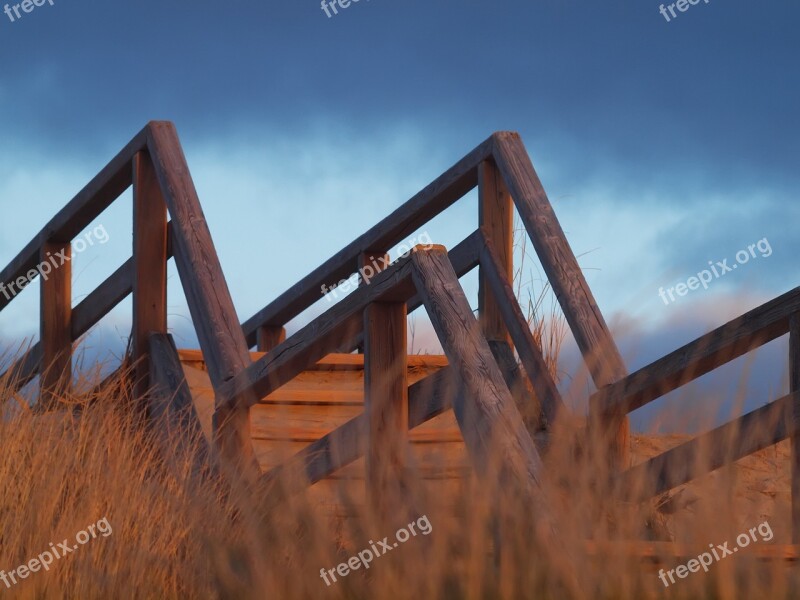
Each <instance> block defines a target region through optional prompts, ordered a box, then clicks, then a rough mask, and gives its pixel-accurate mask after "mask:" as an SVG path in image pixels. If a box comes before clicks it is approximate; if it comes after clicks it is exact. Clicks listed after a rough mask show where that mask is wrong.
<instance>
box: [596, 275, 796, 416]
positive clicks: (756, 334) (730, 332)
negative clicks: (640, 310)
mask: <svg viewBox="0 0 800 600" xmlns="http://www.w3.org/2000/svg"><path fill="white" fill-rule="evenodd" d="M798 310H800V288H795V289H793V290H791V291H789V292H787V293H785V294H783V295H781V296H778V297H777V298H775V299H774V300H771V301H769V302H767V303H765V304H763V305H761V306H759V307H758V308H755V309H753V310H751V311H749V312H747V313H745V314H744V315H742V316H740V317H738V318H736V319H733V320H732V321H729V322H728V323H726V324H725V325H722V326H721V327H718V328H717V329H715V330H713V331H711V332H709V333H707V334H705V335H703V336H701V337H699V338H698V339H696V340H694V341H692V342H689V343H688V344H686V345H685V346H682V347H681V348H678V349H677V350H675V351H674V352H671V353H669V354H667V355H666V356H664V357H663V358H660V359H658V360H656V361H655V362H653V363H651V364H649V365H647V366H646V367H642V368H641V369H639V370H638V371H636V372H635V373H632V374H630V375H629V376H627V377H626V378H624V379H622V380H620V381H618V382H616V383H613V384H611V385H609V386H606V387H605V388H603V389H601V390H599V391H597V392H596V393H595V394H594V395H592V397H591V398H590V400H589V402H590V403H596V404H597V405H598V406H600V407H601V410H602V411H603V412H605V413H607V414H615V413H616V414H619V413H629V412H631V411H634V410H636V409H637V408H640V407H642V406H644V405H645V404H647V403H648V402H651V401H652V400H655V399H656V398H659V397H661V396H663V395H664V394H666V393H668V392H671V391H672V390H675V389H677V388H679V387H681V386H682V385H685V384H687V383H689V382H690V381H692V380H694V379H697V378H698V377H700V376H702V375H705V374H706V373H708V372H710V371H713V370H714V369H716V368H717V367H719V366H721V365H723V364H725V363H727V362H730V361H732V360H734V359H736V358H739V357H740V356H742V355H744V354H746V353H747V352H750V351H751V350H753V349H755V348H758V347H759V346H762V345H764V344H766V343H768V342H771V341H772V340H774V339H776V338H779V337H780V336H782V335H784V334H786V333H788V332H789V318H790V317H791V315H792V314H793V313H794V312H796V311H798Z"/></svg>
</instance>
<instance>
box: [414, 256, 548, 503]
mask: <svg viewBox="0 0 800 600" xmlns="http://www.w3.org/2000/svg"><path fill="white" fill-rule="evenodd" d="M411 258H412V260H413V262H414V267H415V269H414V282H415V284H416V287H417V290H419V292H420V294H421V295H422V297H423V300H424V302H425V308H426V310H427V312H428V315H429V316H430V318H431V322H432V324H433V328H434V330H435V331H436V333H437V335H438V337H439V341H440V342H441V344H442V347H443V348H444V350H445V354H446V355H447V359H448V361H449V362H450V364H451V365H452V366H451V368H452V369H453V370H454V371H455V372H456V373H457V374H458V378H459V382H460V384H461V386H462V391H463V395H456V396H455V402H454V405H453V410H454V411H455V414H456V418H457V419H458V424H459V426H460V428H461V433H462V435H463V436H464V441H465V442H466V444H467V448H468V449H469V452H470V456H471V458H472V460H473V462H474V464H475V465H476V470H477V471H478V473H479V474H480V475H484V476H485V475H487V473H486V469H488V468H489V466H490V458H492V459H493V458H499V461H498V462H496V463H495V466H497V467H498V468H499V469H500V472H499V473H497V474H496V475H497V477H498V478H499V480H500V482H501V483H502V484H504V485H505V484H508V485H516V486H519V490H520V491H521V492H523V493H525V494H528V495H530V497H531V500H533V498H534V496H535V487H538V486H539V485H540V483H541V477H542V469H543V466H542V462H541V459H540V457H539V454H538V452H537V451H536V448H535V446H534V444H533V440H532V439H531V436H530V435H529V434H528V432H527V431H526V429H525V426H524V424H523V423H522V419H521V418H520V415H519V412H518V411H517V410H516V408H515V407H514V401H513V399H512V398H511V394H510V392H509V390H508V388H507V387H506V385H505V382H504V381H503V378H502V375H501V373H500V370H499V368H498V367H497V363H496V362H495V360H494V358H493V356H492V353H491V351H490V349H489V346H488V344H487V343H486V340H485V339H484V338H483V337H482V336H481V332H480V327H479V325H478V322H477V321H476V320H475V317H474V316H473V314H472V310H471V309H470V306H469V303H468V302H467V299H466V297H465V296H464V292H463V290H462V289H461V286H460V285H459V283H458V278H457V277H456V274H455V272H454V271H453V268H452V265H451V264H450V262H449V261H448V260H447V254H446V252H445V251H444V249H443V248H441V247H439V248H434V249H433V250H429V251H427V252H415V253H414V254H412V256H411ZM495 453H497V454H495Z"/></svg>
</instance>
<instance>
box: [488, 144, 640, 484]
mask: <svg viewBox="0 0 800 600" xmlns="http://www.w3.org/2000/svg"><path fill="white" fill-rule="evenodd" d="M494 140H495V144H494V147H493V151H492V154H493V156H494V160H495V163H496V164H497V167H498V169H499V170H500V172H501V173H502V175H503V179H504V180H505V182H506V185H507V187H508V190H509V192H510V193H511V197H512V198H513V200H514V204H515V205H516V207H517V211H518V212H519V215H520V219H521V220H522V223H523V224H524V225H525V229H526V230H527V232H528V236H529V237H530V240H531V243H532V245H533V247H534V249H535V250H536V254H537V256H538V257H539V261H540V262H541V264H542V269H543V270H544V272H545V274H546V275H547V280H548V281H549V283H550V286H551V287H552V289H553V292H554V293H555V295H556V298H557V299H558V302H559V304H560V305H561V308H562V310H563V312H564V317H565V318H566V320H567V323H568V324H569V327H570V330H571V331H572V334H573V336H574V338H575V341H576V343H577V344H578V347H579V348H580V351H581V354H582V355H583V358H584V361H585V362H586V365H587V367H588V369H589V372H590V373H591V375H592V379H593V380H594V383H595V385H596V386H597V388H598V389H600V388H603V387H605V386H607V385H609V384H611V383H614V382H616V381H619V380H620V379H622V378H623V377H625V376H626V375H627V369H626V368H625V363H624V362H623V360H622V356H621V355H620V353H619V349H618V348H617V345H616V343H615V342H614V339H613V338H612V337H611V333H610V331H609V329H608V326H607V325H606V322H605V319H604V318H603V315H602V313H601V312H600V309H599V308H598V306H597V302H595V299H594V296H593V295H592V292H591V290H590V289H589V285H588V284H587V283H586V279H585V278H584V276H583V272H582V271H581V268H580V265H578V261H577V259H576V258H575V254H574V253H573V252H572V249H571V248H570V246H569V242H568V241H567V238H566V236H565V235H564V231H563V230H562V229H561V225H560V223H559V222H558V219H557V218H556V215H555V212H554V211H553V207H552V205H551V204H550V201H549V199H548V198H547V194H546V193H545V191H544V187H542V184H541V182H540V181H539V177H538V175H537V174H536V171H535V170H534V168H533V164H532V163H531V160H530V157H529V156H528V153H527V152H526V150H525V147H524V145H523V144H522V140H521V139H520V137H519V135H518V134H517V133H509V132H501V133H497V134H495V136H494ZM594 408H595V407H594V406H590V410H591V411H592V414H593V416H594V417H595V420H596V421H597V420H601V419H604V420H606V421H607V423H605V424H600V425H601V426H603V427H604V428H609V429H612V428H613V429H614V430H615V431H616V433H613V439H612V440H609V441H610V442H611V444H612V445H611V448H610V452H609V457H610V458H611V459H612V465H614V466H616V468H618V469H624V468H625V467H626V466H627V465H628V464H629V462H630V454H629V426H628V420H627V418H626V417H625V416H624V415H607V414H605V415H599V414H597V411H595V410H594Z"/></svg>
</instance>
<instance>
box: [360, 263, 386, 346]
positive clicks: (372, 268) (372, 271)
mask: <svg viewBox="0 0 800 600" xmlns="http://www.w3.org/2000/svg"><path fill="white" fill-rule="evenodd" d="M379 258H382V259H383V260H379ZM388 264H389V255H388V254H386V253H385V252H383V251H382V250H381V251H374V252H372V251H370V252H362V253H361V254H360V255H359V256H358V274H359V276H360V277H361V281H360V282H359V284H358V285H359V287H360V286H362V285H369V282H370V280H371V279H372V278H373V277H375V275H377V274H378V273H380V272H381V271H383V270H384V268H385V267H386V266H387V265H388ZM367 267H369V272H368V271H367ZM365 331H366V329H365ZM365 343H366V342H365V341H362V342H361V343H360V344H359V345H358V346H356V352H358V354H364V346H365Z"/></svg>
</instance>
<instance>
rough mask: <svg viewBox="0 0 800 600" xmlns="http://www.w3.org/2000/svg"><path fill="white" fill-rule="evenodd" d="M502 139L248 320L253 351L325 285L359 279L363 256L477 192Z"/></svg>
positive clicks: (488, 144)
mask: <svg viewBox="0 0 800 600" xmlns="http://www.w3.org/2000/svg"><path fill="white" fill-rule="evenodd" d="M496 136H497V134H494V135H492V136H491V137H489V138H488V139H487V140H485V141H484V142H483V143H481V144H480V145H478V146H477V147H476V148H475V149H474V150H472V152H470V153H469V154H467V155H466V156H465V157H464V158H462V159H461V160H459V161H458V162H457V163H456V164H455V165H453V166H452V167H450V168H449V169H448V170H447V171H445V172H444V173H443V174H442V175H441V176H439V177H437V178H436V179H435V180H434V181H433V182H432V183H430V184H429V185H428V186H426V187H425V188H424V189H423V190H422V191H420V192H419V193H417V194H415V195H414V197H412V198H411V199H410V200H408V201H407V202H405V203H404V204H403V205H402V206H400V207H399V208H397V209H396V210H395V211H394V212H392V214H390V215H389V216H388V217H386V218H385V219H383V220H382V221H380V222H379V223H378V224H377V225H375V226H374V227H372V228H370V229H369V230H368V231H367V232H365V233H364V234H362V235H360V236H359V237H358V238H356V239H355V240H354V241H353V242H351V243H350V244H348V245H347V246H345V247H344V248H343V249H342V250H340V251H339V252H337V253H336V254H335V255H333V256H332V257H331V258H330V259H328V260H327V261H325V262H324V263H323V264H322V265H320V266H319V267H317V268H316V269H314V270H313V271H312V272H311V273H310V274H309V275H307V276H306V277H304V278H303V279H301V280H300V281H299V282H297V283H296V284H295V285H293V286H292V287H290V288H289V289H288V290H286V291H285V292H284V293H283V294H281V295H280V296H278V298H276V299H275V300H274V301H273V302H271V303H270V304H268V305H267V306H266V307H264V308H263V309H261V310H260V311H258V312H257V313H256V314H255V315H253V316H252V317H250V318H249V319H247V321H245V322H244V324H243V325H242V329H243V330H244V334H245V336H246V338H247V344H248V347H251V348H252V347H253V346H255V345H256V342H257V339H256V332H257V331H258V328H259V327H262V326H265V325H269V326H273V327H282V326H284V325H286V323H287V322H289V321H290V320H291V319H293V318H294V317H296V316H297V315H299V314H300V313H302V312H303V311H304V310H306V309H307V308H308V307H309V306H311V305H312V304H313V303H314V302H316V301H317V300H319V299H320V298H321V297H322V293H321V287H322V286H323V285H326V286H331V285H333V284H335V283H338V282H339V281H340V280H342V279H346V278H348V277H350V276H351V275H352V274H353V273H355V272H356V271H357V270H358V268H359V264H358V259H359V257H360V256H361V254H362V253H365V252H376V251H378V250H382V251H384V252H388V251H389V250H390V249H391V248H392V247H394V246H395V245H397V244H399V243H401V242H403V241H404V240H405V239H406V238H407V236H409V235H410V234H411V233H413V232H414V231H416V230H417V229H419V228H420V227H421V226H422V225H424V224H425V223H427V222H428V221H430V220H431V219H433V218H434V217H435V216H437V215H438V214H440V213H441V212H442V211H444V210H445V209H446V208H448V207H449V206H451V205H452V204H454V203H455V202H456V201H457V200H458V199H459V198H461V197H463V196H464V195H465V194H467V193H468V192H469V191H470V190H472V189H473V188H474V187H475V186H477V185H478V173H477V168H478V165H480V163H481V162H482V161H483V160H485V159H486V158H487V157H489V156H490V155H491V153H492V150H493V147H494V141H495V138H496Z"/></svg>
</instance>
